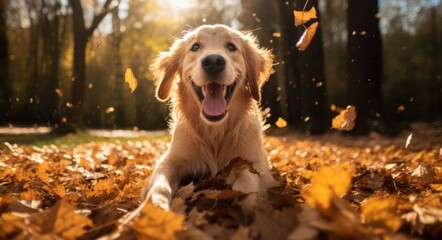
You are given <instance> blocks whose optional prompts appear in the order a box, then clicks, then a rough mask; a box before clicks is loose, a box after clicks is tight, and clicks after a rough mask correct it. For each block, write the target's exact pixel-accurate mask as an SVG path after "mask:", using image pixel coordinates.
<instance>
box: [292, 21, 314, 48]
mask: <svg viewBox="0 0 442 240" xmlns="http://www.w3.org/2000/svg"><path fill="white" fill-rule="evenodd" d="M318 25H319V23H318V22H314V23H312V24H311V25H310V26H308V28H306V29H305V30H304V33H303V34H302V36H301V38H299V40H298V42H297V43H296V47H297V48H298V49H299V51H305V49H307V47H308V45H309V44H310V42H311V41H312V39H313V37H314V36H315V34H316V29H317V28H318Z"/></svg>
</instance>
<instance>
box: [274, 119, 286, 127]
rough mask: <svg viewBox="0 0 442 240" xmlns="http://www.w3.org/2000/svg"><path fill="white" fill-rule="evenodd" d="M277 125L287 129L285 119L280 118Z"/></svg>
mask: <svg viewBox="0 0 442 240" xmlns="http://www.w3.org/2000/svg"><path fill="white" fill-rule="evenodd" d="M275 125H276V126H277V127H279V128H285V127H287V122H286V121H285V120H284V119H283V118H280V117H279V118H278V120H277V121H276V122H275Z"/></svg>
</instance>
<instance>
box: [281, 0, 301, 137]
mask: <svg viewBox="0 0 442 240" xmlns="http://www.w3.org/2000/svg"><path fill="white" fill-rule="evenodd" d="M278 6H279V11H280V13H279V16H280V25H281V51H282V60H283V63H282V64H283V68H284V76H285V91H286V94H287V108H288V116H287V117H288V118H287V122H288V124H289V125H290V126H291V127H293V128H295V129H297V128H298V127H299V125H300V123H301V106H300V96H301V84H300V75H299V68H298V65H297V62H298V50H297V48H296V38H297V30H296V28H295V25H294V16H293V10H294V0H288V1H285V0H279V1H278Z"/></svg>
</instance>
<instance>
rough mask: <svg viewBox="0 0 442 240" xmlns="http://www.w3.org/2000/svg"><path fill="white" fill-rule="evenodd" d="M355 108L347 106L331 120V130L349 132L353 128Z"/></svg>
mask: <svg viewBox="0 0 442 240" xmlns="http://www.w3.org/2000/svg"><path fill="white" fill-rule="evenodd" d="M355 120H356V108H355V107H354V106H352V105H349V106H347V108H346V109H344V110H342V111H341V112H340V113H339V115H338V116H336V117H335V118H333V120H332V128H334V129H337V130H344V131H350V130H352V129H353V128H354V126H355V122H354V121H355Z"/></svg>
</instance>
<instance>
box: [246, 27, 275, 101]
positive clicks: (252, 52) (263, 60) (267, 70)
mask: <svg viewBox="0 0 442 240" xmlns="http://www.w3.org/2000/svg"><path fill="white" fill-rule="evenodd" d="M244 52H245V61H246V67H247V74H246V86H247V88H248V90H249V91H250V94H251V96H252V97H253V99H255V100H256V101H260V100H261V86H262V85H263V84H264V82H265V81H266V80H267V79H268V78H269V76H270V74H272V73H273V69H272V65H273V54H272V53H271V52H270V51H269V50H267V49H265V48H260V47H259V46H258V43H257V41H256V37H254V36H253V35H251V34H250V33H249V34H245V35H244Z"/></svg>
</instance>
